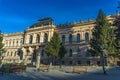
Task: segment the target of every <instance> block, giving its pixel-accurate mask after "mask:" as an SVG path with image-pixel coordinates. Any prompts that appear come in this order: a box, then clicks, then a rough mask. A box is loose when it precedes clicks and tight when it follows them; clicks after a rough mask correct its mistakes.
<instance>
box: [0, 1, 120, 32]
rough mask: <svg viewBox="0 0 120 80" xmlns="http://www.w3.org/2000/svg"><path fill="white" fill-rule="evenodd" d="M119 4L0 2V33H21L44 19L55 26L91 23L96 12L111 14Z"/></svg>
mask: <svg viewBox="0 0 120 80" xmlns="http://www.w3.org/2000/svg"><path fill="white" fill-rule="evenodd" d="M118 1H119V0H0V30H2V32H3V33H12V32H21V31H24V30H25V29H26V28H27V27H29V26H30V25H32V24H34V23H35V22H37V20H39V19H41V18H44V17H52V18H53V19H54V23H55V24H61V23H66V22H75V21H79V20H87V19H88V18H91V19H94V18H96V17H97V14H98V10H99V9H102V10H103V11H104V12H105V14H106V15H109V14H115V13H116V10H117V6H118Z"/></svg>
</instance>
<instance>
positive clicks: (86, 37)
mask: <svg viewBox="0 0 120 80" xmlns="http://www.w3.org/2000/svg"><path fill="white" fill-rule="evenodd" d="M85 41H89V34H88V32H86V33H85Z"/></svg>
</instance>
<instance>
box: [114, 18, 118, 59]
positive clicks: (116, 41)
mask: <svg viewBox="0 0 120 80" xmlns="http://www.w3.org/2000/svg"><path fill="white" fill-rule="evenodd" d="M113 26H116V27H115V46H116V49H117V52H116V53H117V57H118V58H120V16H117V17H116V20H115V21H114V23H113Z"/></svg>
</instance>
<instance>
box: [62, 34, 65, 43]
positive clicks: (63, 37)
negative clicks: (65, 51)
mask: <svg viewBox="0 0 120 80" xmlns="http://www.w3.org/2000/svg"><path fill="white" fill-rule="evenodd" d="M62 43H65V35H62Z"/></svg>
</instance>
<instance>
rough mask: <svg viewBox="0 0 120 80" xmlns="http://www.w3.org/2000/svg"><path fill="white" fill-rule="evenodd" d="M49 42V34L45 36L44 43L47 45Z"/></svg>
mask: <svg viewBox="0 0 120 80" xmlns="http://www.w3.org/2000/svg"><path fill="white" fill-rule="evenodd" d="M47 41H48V35H47V33H45V34H44V43H47Z"/></svg>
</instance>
